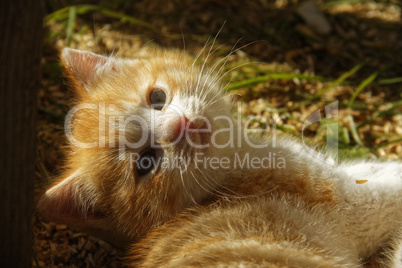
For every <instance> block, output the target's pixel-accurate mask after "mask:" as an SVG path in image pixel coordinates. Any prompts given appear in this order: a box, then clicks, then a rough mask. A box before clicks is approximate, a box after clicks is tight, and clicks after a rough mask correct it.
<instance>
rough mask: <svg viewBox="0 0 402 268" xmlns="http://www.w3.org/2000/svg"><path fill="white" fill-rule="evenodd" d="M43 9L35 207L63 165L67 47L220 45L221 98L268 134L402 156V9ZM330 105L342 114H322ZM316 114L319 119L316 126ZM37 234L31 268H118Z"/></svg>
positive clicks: (43, 231) (114, 255) (396, 5)
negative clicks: (229, 98)
mask: <svg viewBox="0 0 402 268" xmlns="http://www.w3.org/2000/svg"><path fill="white" fill-rule="evenodd" d="M45 2H46V12H47V14H46V16H45V18H44V32H45V33H44V38H43V49H42V51H43V56H42V62H41V81H40V92H39V110H38V113H39V114H38V149H37V161H36V174H35V175H36V181H35V185H36V187H35V197H36V198H38V197H39V196H40V194H41V193H42V192H43V190H44V189H45V188H46V187H47V186H48V185H49V184H51V183H52V181H54V178H55V177H57V174H58V172H59V170H60V167H61V166H62V163H63V160H64V152H63V149H62V148H63V146H64V145H65V144H66V139H65V137H64V117H65V115H66V113H67V112H68V111H69V109H70V107H71V106H70V99H71V96H72V93H71V91H70V89H69V87H68V83H67V81H66V80H65V78H64V77H63V71H62V67H61V65H60V63H59V51H60V49H61V48H63V47H66V46H68V47H72V48H77V49H84V50H90V51H93V52H96V53H100V54H103V55H115V56H122V57H130V56H133V54H134V53H135V52H136V51H138V50H139V49H140V48H141V47H142V46H144V45H157V46H162V47H167V48H178V49H184V50H186V51H187V52H188V53H189V54H191V55H194V56H195V55H196V54H197V53H198V52H200V51H201V50H202V49H203V48H204V47H205V46H206V47H207V49H208V50H209V48H210V47H211V46H212V47H213V48H212V50H213V51H214V52H213V54H212V55H211V56H210V57H209V58H208V62H209V63H210V64H214V63H215V62H217V61H219V60H221V59H223V58H224V57H228V60H227V62H226V65H225V66H224V67H223V68H224V70H225V72H226V71H227V75H225V76H224V77H223V78H222V90H225V91H227V92H228V94H233V96H234V99H235V101H237V102H239V103H240V105H234V111H233V112H234V113H236V112H237V109H238V107H241V112H240V114H239V115H238V116H240V117H241V118H242V120H248V119H250V118H252V124H251V127H253V128H263V129H265V128H266V122H268V123H269V125H270V126H271V128H270V129H268V130H267V131H268V132H269V131H272V126H274V125H275V126H276V129H277V131H278V132H280V133H286V134H288V135H292V136H294V137H296V138H300V139H303V141H304V142H306V143H307V144H309V145H313V146H318V147H319V148H323V149H325V147H326V145H328V143H329V141H336V144H337V146H336V148H330V149H332V150H335V151H337V152H338V155H339V158H340V159H348V158H355V157H366V158H380V159H401V158H402V19H401V9H402V3H401V1H399V0H377V1H374V0H337V1H335V0H334V1H329V0H328V1H324V0H322V1H298V0H259V1H257V0H256V1H248V2H246V1H239V0H232V1H218V0H199V1H178V0H173V1H166V0H165V1H162V0H143V1H140V0H138V1H128V0H112V1H67V0H64V1H63V0H59V1H57V0H47V1H45ZM205 57H206V55H204V59H205ZM334 103H335V104H334ZM328 105H330V106H329V107H332V108H334V107H335V108H336V109H335V110H334V109H333V112H332V113H329V112H328V109H327V113H326V112H325V107H328ZM334 105H335V106H334ZM317 111H318V114H319V115H320V116H321V120H319V121H318V122H315V123H311V124H310V122H309V120H310V121H311V120H312V119H314V118H312V117H311V115H312V114H313V113H315V112H317ZM236 114H237V113H236ZM316 115H317V114H316ZM315 119H316V118H315ZM313 121H314V120H313ZM34 234H35V240H34V253H35V254H34V258H33V260H32V263H33V265H34V266H35V267H121V264H120V263H119V257H120V256H121V251H120V250H119V249H116V248H114V247H112V246H110V245H108V244H107V243H105V242H102V241H99V240H97V239H95V238H89V237H88V236H86V235H85V234H83V233H79V232H75V231H73V230H70V229H69V228H68V227H67V226H64V225H55V224H53V223H48V222H45V221H43V220H42V219H41V218H40V216H39V215H35V216H34Z"/></svg>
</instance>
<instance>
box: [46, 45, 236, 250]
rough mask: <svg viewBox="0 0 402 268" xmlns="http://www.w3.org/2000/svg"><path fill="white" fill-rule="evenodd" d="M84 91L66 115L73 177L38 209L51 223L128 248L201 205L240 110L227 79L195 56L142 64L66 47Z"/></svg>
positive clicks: (168, 54)
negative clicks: (227, 91)
mask: <svg viewBox="0 0 402 268" xmlns="http://www.w3.org/2000/svg"><path fill="white" fill-rule="evenodd" d="M61 58H62V62H63V65H64V67H65V69H66V72H67V75H68V76H69V78H70V81H71V83H72V85H73V88H74V90H75V92H76V101H75V104H76V105H75V106H74V107H73V108H72V109H71V110H70V112H69V113H68V114H67V117H66V121H65V131H66V135H67V138H68V140H69V142H70V144H71V145H70V150H69V152H68V157H67V161H66V162H67V163H66V167H65V171H64V173H63V174H62V176H61V178H60V180H59V182H58V183H56V184H55V185H54V186H53V187H51V188H50V189H49V190H48V191H47V192H46V193H45V194H44V196H43V197H42V198H41V200H40V202H39V204H38V207H39V210H40V211H41V212H42V214H43V215H45V216H46V217H47V218H49V219H50V220H53V221H55V222H59V223H65V224H68V225H71V226H74V227H78V228H81V229H84V230H86V231H88V232H90V233H92V234H95V235H98V236H100V237H101V238H105V239H106V240H109V241H111V242H114V243H115V244H119V245H123V244H124V243H126V242H131V241H133V240H135V239H136V238H137V237H138V236H141V235H143V234H145V233H146V232H147V231H148V230H150V229H151V228H153V227H155V226H158V225H160V224H162V223H163V222H165V221H166V220H168V219H170V218H171V217H173V216H174V215H175V214H176V213H178V212H179V211H181V210H182V209H183V208H185V207H189V206H191V205H194V204H197V203H200V202H202V200H203V199H205V198H206V197H207V196H208V195H209V194H210V192H212V191H213V190H214V189H215V188H216V187H217V185H218V184H219V183H220V180H222V179H223V178H224V174H225V172H227V171H225V170H220V169H219V168H217V169H213V168H211V167H210V166H209V165H208V164H206V163H205V160H206V159H208V158H210V157H216V158H219V157H222V156H224V155H227V154H228V148H227V146H225V145H228V142H229V140H228V139H229V138H231V139H233V137H232V136H230V135H228V132H227V131H222V130H224V129H227V128H228V127H232V128H233V124H234V123H233V121H231V112H230V110H231V104H230V101H229V100H228V97H226V96H224V95H223V94H222V92H221V88H220V85H219V77H218V76H214V75H213V74H212V71H211V70H208V69H207V68H206V67H205V66H204V65H201V66H198V65H196V64H194V59H191V58H190V57H189V56H188V55H187V54H185V53H183V52H180V51H175V50H162V49H151V50H149V51H148V53H146V54H145V55H141V56H138V57H136V58H134V59H120V58H114V57H104V56H101V55H97V54H94V53H91V52H87V51H80V50H74V49H69V48H65V49H64V50H63V51H62V56H61Z"/></svg>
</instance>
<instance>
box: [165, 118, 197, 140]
mask: <svg viewBox="0 0 402 268" xmlns="http://www.w3.org/2000/svg"><path fill="white" fill-rule="evenodd" d="M172 128H173V129H172V134H173V135H172V137H171V138H173V140H177V139H181V138H183V136H184V135H185V134H186V131H187V130H189V129H194V130H195V129H199V128H200V127H198V126H197V125H196V124H195V123H194V122H192V121H190V120H189V119H188V118H187V117H186V116H185V115H183V116H180V117H179V118H178V119H177V121H176V122H175V123H174V124H173V126H172Z"/></svg>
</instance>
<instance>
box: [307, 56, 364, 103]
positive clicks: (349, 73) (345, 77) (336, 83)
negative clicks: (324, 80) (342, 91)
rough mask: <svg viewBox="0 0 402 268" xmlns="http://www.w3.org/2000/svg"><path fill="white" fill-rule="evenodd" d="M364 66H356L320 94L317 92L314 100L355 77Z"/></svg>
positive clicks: (361, 64)
mask: <svg viewBox="0 0 402 268" xmlns="http://www.w3.org/2000/svg"><path fill="white" fill-rule="evenodd" d="M363 65H364V64H363V63H360V64H358V65H356V66H355V67H353V68H352V69H350V70H349V71H347V72H346V73H344V74H342V75H341V76H340V77H339V78H338V79H336V80H335V81H334V82H333V83H331V84H330V85H329V86H327V87H325V88H323V89H322V90H320V91H319V92H317V93H316V94H315V95H314V96H313V99H316V98H319V97H321V96H322V95H323V94H325V93H326V92H328V91H329V90H331V89H332V88H334V87H336V86H338V85H340V84H342V83H343V82H344V81H345V80H346V79H348V78H349V77H351V76H352V75H354V74H355V73H356V72H357V71H358V70H360V69H361V68H362V67H363Z"/></svg>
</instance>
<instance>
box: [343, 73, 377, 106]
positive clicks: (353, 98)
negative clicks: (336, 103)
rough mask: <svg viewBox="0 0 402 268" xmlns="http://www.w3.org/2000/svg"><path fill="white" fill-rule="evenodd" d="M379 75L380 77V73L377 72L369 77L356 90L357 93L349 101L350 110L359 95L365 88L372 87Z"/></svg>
mask: <svg viewBox="0 0 402 268" xmlns="http://www.w3.org/2000/svg"><path fill="white" fill-rule="evenodd" d="M377 75H378V72H375V73H373V74H372V75H370V76H369V77H367V78H366V79H364V80H363V82H361V83H360V85H359V86H358V87H357V88H356V90H355V92H354V93H353V95H352V97H351V98H350V99H349V103H348V108H350V107H352V104H353V102H354V101H355V99H356V97H357V95H359V93H360V92H361V91H362V90H363V89H364V88H366V87H367V86H368V85H370V84H371V82H373V81H374V79H376V77H377Z"/></svg>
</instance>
